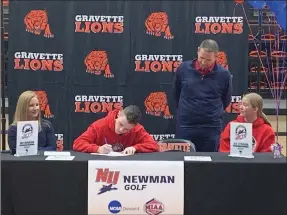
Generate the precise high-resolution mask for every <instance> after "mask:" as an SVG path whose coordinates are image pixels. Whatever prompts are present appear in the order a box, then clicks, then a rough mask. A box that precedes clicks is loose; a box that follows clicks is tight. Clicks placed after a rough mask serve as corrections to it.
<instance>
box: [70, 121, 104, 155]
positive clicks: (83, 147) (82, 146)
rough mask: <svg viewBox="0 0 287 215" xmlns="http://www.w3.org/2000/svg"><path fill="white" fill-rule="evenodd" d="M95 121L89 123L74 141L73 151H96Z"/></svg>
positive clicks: (96, 133) (97, 147)
mask: <svg viewBox="0 0 287 215" xmlns="http://www.w3.org/2000/svg"><path fill="white" fill-rule="evenodd" d="M96 123H97V122H94V123H93V124H91V125H90V126H89V127H88V129H87V130H86V131H85V132H84V133H83V134H82V135H81V136H79V137H78V138H77V139H76V140H75V141H74V144H73V150H74V151H78V152H88V153H96V152H98V149H99V146H98V145H96V144H95V140H96V139H97V135H98V132H97V128H96V127H97V126H96Z"/></svg>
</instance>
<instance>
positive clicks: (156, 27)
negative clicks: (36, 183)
mask: <svg viewBox="0 0 287 215" xmlns="http://www.w3.org/2000/svg"><path fill="white" fill-rule="evenodd" d="M9 27H10V29H9V71H8V72H9V73H8V94H9V111H10V113H9V114H10V120H12V116H13V114H14V111H15V107H16V103H17V99H18V97H19V95H20V94H21V93H22V92H23V91H25V90H33V91H36V92H37V94H38V95H39V99H40V102H41V110H42V113H43V117H44V118H46V119H48V120H50V121H51V122H52V124H53V126H54V128H55V132H56V134H57V137H58V140H59V142H61V143H64V149H71V147H72V143H73V140H74V139H75V138H76V137H77V136H78V135H80V134H81V133H82V132H83V131H84V130H85V129H86V128H87V127H88V126H89V125H90V124H91V123H92V122H94V121H95V120H97V119H100V118H102V117H104V116H106V114H107V113H108V112H109V111H111V110H113V109H115V108H120V107H122V106H127V105H130V104H135V105H138V106H139V107H140V108H141V110H142V112H143V119H142V122H141V124H142V125H143V126H144V127H145V128H146V130H147V131H148V132H149V133H151V134H152V135H153V137H154V138H155V139H156V140H160V139H163V138H168V137H173V135H174V132H175V118H176V117H175V115H176V109H175V102H174V100H173V98H172V81H173V78H174V74H175V72H176V69H177V67H178V65H179V64H180V63H181V62H182V61H185V60H190V59H193V58H195V57H196V52H197V47H198V46H199V44H200V43H201V41H202V40H204V39H207V38H211V39H214V40H216V41H217V42H218V44H219V46H220V51H221V52H220V54H219V57H218V63H220V64H221V65H223V66H225V67H228V68H229V70H230V72H231V73H232V75H233V86H234V89H233V95H234V100H233V103H232V105H231V107H229V108H227V112H228V113H227V115H228V117H227V118H229V119H230V116H233V115H234V113H236V112H237V109H238V108H237V107H236V105H237V103H236V102H238V101H239V100H240V96H241V95H242V94H244V93H246V92H247V84H248V76H247V75H248V59H247V58H248V28H247V27H248V26H247V23H246V22H245V18H244V15H243V10H242V7H241V5H237V4H236V3H235V2H233V1H134V2H133V1H34V0H31V1H27V0H25V1H11V2H10V19H9ZM238 99H239V100H238Z"/></svg>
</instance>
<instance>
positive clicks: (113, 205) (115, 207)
mask: <svg viewBox="0 0 287 215" xmlns="http://www.w3.org/2000/svg"><path fill="white" fill-rule="evenodd" d="M108 209H109V211H110V212H111V213H113V214H117V213H119V212H120V211H121V210H122V205H121V203H120V202H119V201H117V200H113V201H111V202H110V204H109V206H108Z"/></svg>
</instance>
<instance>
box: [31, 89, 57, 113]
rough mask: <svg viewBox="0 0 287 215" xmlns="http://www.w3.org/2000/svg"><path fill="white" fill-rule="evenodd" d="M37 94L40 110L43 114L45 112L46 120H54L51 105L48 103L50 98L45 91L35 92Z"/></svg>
mask: <svg viewBox="0 0 287 215" xmlns="http://www.w3.org/2000/svg"><path fill="white" fill-rule="evenodd" d="M34 92H35V93H36V94H37V97H38V100H39V105H40V110H41V112H44V117H45V118H53V117H54V115H53V114H52V113H51V110H50V105H49V102H48V96H47V93H46V92H45V91H34Z"/></svg>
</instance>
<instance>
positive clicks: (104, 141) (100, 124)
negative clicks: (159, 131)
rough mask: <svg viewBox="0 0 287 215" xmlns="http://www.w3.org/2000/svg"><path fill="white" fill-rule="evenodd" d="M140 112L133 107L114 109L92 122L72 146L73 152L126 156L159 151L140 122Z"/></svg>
mask: <svg viewBox="0 0 287 215" xmlns="http://www.w3.org/2000/svg"><path fill="white" fill-rule="evenodd" d="M140 118H141V112H140V109H139V108H138V107H137V106H135V105H130V106H128V107H126V108H124V109H122V110H113V111H111V112H109V113H108V115H107V116H106V117H105V118H103V119H99V120H97V121H95V122H94V123H92V124H91V125H90V126H89V127H88V129H87V130H86V131H85V132H84V133H83V134H82V135H80V136H79V137H78V138H77V139H76V140H75V141H74V143H73V150H74V151H78V152H88V153H95V152H97V153H101V154H104V153H109V152H111V151H115V152H122V153H124V154H134V153H136V152H139V153H140V152H142V153H144V152H157V151H159V147H158V144H157V142H156V141H155V140H154V139H153V138H152V137H151V136H150V134H148V133H147V132H146V130H145V129H144V127H143V126H142V125H140V124H139V123H138V122H139V120H140Z"/></svg>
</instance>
